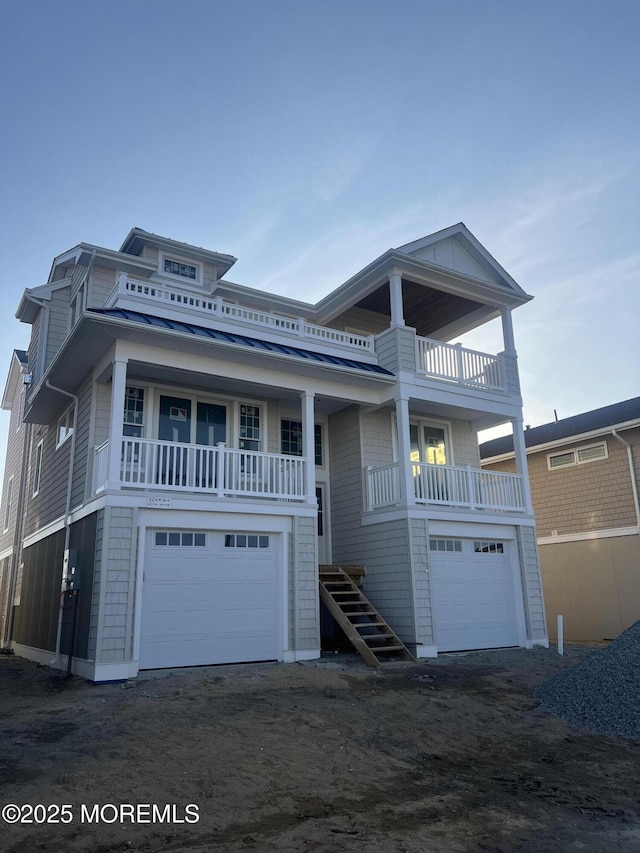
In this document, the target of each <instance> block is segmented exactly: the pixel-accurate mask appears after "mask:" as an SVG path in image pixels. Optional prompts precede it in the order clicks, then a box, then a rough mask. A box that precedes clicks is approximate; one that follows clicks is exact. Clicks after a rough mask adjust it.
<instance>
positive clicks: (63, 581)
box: [44, 379, 79, 669]
mask: <svg viewBox="0 0 640 853" xmlns="http://www.w3.org/2000/svg"><path fill="white" fill-rule="evenodd" d="M44 384H45V385H46V386H47V388H50V389H51V390H52V391H57V392H58V393H60V394H64V396H65V397H71V399H72V400H73V402H74V412H73V432H72V433H71V450H70V452H69V473H68V475H67V498H66V501H65V508H64V556H63V558H62V579H61V581H60V596H62V593H63V592H64V591H65V584H66V577H65V562H66V557H67V555H68V553H69V540H70V538H71V522H70V515H71V491H72V488H73V463H74V461H75V454H76V436H77V435H78V405H79V403H78V398H77V397H76V395H75V394H72V393H71V392H70V391H64V390H63V389H62V388H56V386H55V385H52V384H51V382H49V380H48V379H46V380H45V383H44ZM59 601H60V599H58V603H59ZM61 640H62V608H61V607H58V629H57V632H56V650H55V657H54V658H53V660H50V661H49V666H54V667H55V668H56V669H60V668H61V667H60V642H61Z"/></svg>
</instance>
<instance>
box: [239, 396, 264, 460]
mask: <svg viewBox="0 0 640 853" xmlns="http://www.w3.org/2000/svg"><path fill="white" fill-rule="evenodd" d="M238 446H239V448H240V450H260V407H259V406H245V405H244V404H242V405H241V406H240V441H239V445H238Z"/></svg>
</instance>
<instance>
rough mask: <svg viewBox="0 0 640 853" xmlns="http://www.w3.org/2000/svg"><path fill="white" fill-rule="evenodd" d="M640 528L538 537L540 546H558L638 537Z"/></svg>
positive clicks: (615, 528) (616, 528)
mask: <svg viewBox="0 0 640 853" xmlns="http://www.w3.org/2000/svg"><path fill="white" fill-rule="evenodd" d="M638 535H640V527H612V528H610V529H609V530H587V531H583V532H581V533H562V534H561V535H559V536H538V538H537V540H536V541H537V543H538V545H557V544H560V543H561V542H588V541H590V540H592V539H614V538H616V537H618V536H638Z"/></svg>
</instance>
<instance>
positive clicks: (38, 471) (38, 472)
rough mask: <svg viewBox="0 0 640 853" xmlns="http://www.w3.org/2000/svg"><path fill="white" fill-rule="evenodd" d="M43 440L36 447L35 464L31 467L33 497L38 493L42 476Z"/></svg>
mask: <svg viewBox="0 0 640 853" xmlns="http://www.w3.org/2000/svg"><path fill="white" fill-rule="evenodd" d="M43 444H44V442H43V439H40V441H39V442H38V443H37V445H36V458H35V463H34V465H33V497H34V498H35V496H36V495H37V494H38V492H39V491H40V478H41V476H42V448H43Z"/></svg>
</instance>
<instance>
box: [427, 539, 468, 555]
mask: <svg viewBox="0 0 640 853" xmlns="http://www.w3.org/2000/svg"><path fill="white" fill-rule="evenodd" d="M429 549H430V550H431V551H449V552H452V551H455V552H457V553H461V552H462V540H461V539H429Z"/></svg>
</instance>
